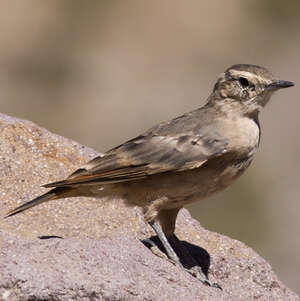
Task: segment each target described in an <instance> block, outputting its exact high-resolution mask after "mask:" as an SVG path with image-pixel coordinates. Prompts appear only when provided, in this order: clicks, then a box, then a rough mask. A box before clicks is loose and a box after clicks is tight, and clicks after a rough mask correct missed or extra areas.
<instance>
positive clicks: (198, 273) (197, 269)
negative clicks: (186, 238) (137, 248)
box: [148, 221, 221, 289]
mask: <svg viewBox="0 0 300 301" xmlns="http://www.w3.org/2000/svg"><path fill="white" fill-rule="evenodd" d="M150 225H151V227H152V228H153V230H154V231H155V233H156V234H157V236H158V238H159V240H160V241H161V243H162V245H163V247H164V248H165V250H166V252H167V254H168V257H169V259H170V260H171V261H172V262H173V263H174V264H175V265H177V266H179V267H180V268H182V269H184V270H185V271H186V272H188V273H189V274H191V275H192V276H194V277H195V278H197V279H198V280H200V281H201V282H202V283H203V284H206V285H208V286H213V287H217V288H220V289H221V287H220V286H219V285H218V284H217V283H211V282H210V281H209V280H208V278H207V276H206V274H205V273H204V272H203V271H202V268H201V266H199V264H198V262H197V261H196V260H195V259H194V258H193V256H192V255H191V254H190V252H189V251H188V249H187V248H186V247H185V245H183V244H181V242H180V241H179V239H178V238H177V237H176V236H175V235H172V236H171V237H170V238H169V239H171V240H172V241H173V242H174V243H176V244H177V246H178V248H180V252H181V253H182V255H183V257H184V259H185V261H187V262H188V263H189V265H190V266H191V268H186V267H184V266H183V265H182V263H181V261H180V259H179V257H178V255H177V254H176V252H175V251H174V249H173V248H172V246H171V244H170V242H169V241H168V239H167V237H166V235H165V233H164V232H163V230H162V228H161V226H160V224H159V223H158V222H156V221H154V222H151V223H150ZM148 242H149V241H148ZM150 244H151V247H154V248H155V249H157V246H156V245H155V243H154V242H151V243H150ZM154 253H155V254H156V252H154ZM156 255H157V254H156ZM158 256H159V257H161V256H160V255H158Z"/></svg>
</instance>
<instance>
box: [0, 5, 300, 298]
mask: <svg viewBox="0 0 300 301" xmlns="http://www.w3.org/2000/svg"><path fill="white" fill-rule="evenodd" d="M286 3H287V4H285V3H284V2H283V1H279V0H265V1H258V0H256V1H255V0H252V1H250V0H249V1H238V0H229V1H222V2H221V1H217V0H211V1H205V2H204V1H196V0H188V1H179V0H159V1H158V0H157V1H156V0H154V1H139V0H127V1H122V0H119V1H118V0H115V1H108V0H107V1H104V0H103V1H92V0H91V1H73V0H69V1H68V0H67V1H65V0H57V1H56V0H52V1H37V0H36V1H34V0H27V1H14V0H12V1H8V0H7V1H1V4H0V7H1V9H0V28H1V29H0V108H1V109H0V111H1V112H2V113H6V114H9V115H12V116H16V117H21V118H24V119H29V120H31V121H34V122H35V123H37V124H39V125H40V126H42V127H45V128H47V129H48V130H50V131H52V132H55V133H58V134H60V135H63V136H66V137H69V138H72V139H74V140H76V141H79V142H80V143H82V144H84V145H87V146H90V147H92V148H95V149H97V150H98V151H100V152H104V151H105V150H107V149H109V148H111V147H113V146H116V145H118V144H120V143H122V142H124V141H125V140H127V139H130V138H133V137H134V136H135V135H137V134H140V133H141V132H143V131H144V130H147V129H148V128H149V127H151V126H152V125H154V124H155V123H157V122H159V121H163V120H167V119H169V118H172V117H175V116H176V115H179V114H182V113H184V112H187V111H190V110H193V109H195V108H197V107H199V106H201V105H202V104H203V103H204V101H205V99H206V98H207V96H208V95H209V93H210V92H211V90H212V88H213V85H214V83H215V81H216V78H217V76H218V75H219V74H220V73H221V72H222V71H224V70H225V68H227V67H229V66H230V65H232V64H236V63H251V64H258V65H262V66H265V67H267V68H268V69H270V70H271V71H272V72H273V73H274V74H275V75H276V76H278V77H279V78H280V79H285V80H291V81H294V82H295V83H296V87H295V88H292V89H288V90H284V91H280V92H278V93H277V94H276V96H275V97H273V99H272V101H271V103H270V104H269V105H268V106H267V108H266V110H265V111H264V112H263V114H262V116H261V125H262V130H263V137H262V143H261V148H260V151H259V153H258V154H257V156H256V160H254V163H253V164H252V166H251V167H250V169H249V170H248V172H246V174H245V175H244V176H243V177H242V178H241V179H240V180H239V181H238V182H237V183H236V184H235V185H233V186H232V187H230V188H229V189H227V190H226V191H225V192H224V193H222V194H220V195H217V196H216V197H214V198H210V199H208V200H205V201H202V202H199V203H196V204H194V205H192V206H190V207H189V210H190V212H191V213H192V215H193V216H194V217H195V218H197V219H199V220H200V222H201V224H202V225H203V226H204V227H205V228H207V229H210V230H213V231H217V232H219V233H222V234H225V235H228V236H230V237H232V238H235V239H238V240H241V241H243V242H244V243H246V244H247V245H249V246H251V247H252V248H253V249H255V250H256V251H257V252H258V253H259V254H260V255H262V256H263V257H264V258H265V259H266V260H268V261H269V262H270V263H271V265H272V267H273V268H274V270H275V272H276V273H277V274H278V275H279V277H280V279H281V280H282V281H283V282H284V283H285V284H287V285H288V286H289V287H291V288H292V289H293V290H294V291H296V292H297V293H300V275H299V271H300V256H299V251H300V238H299V228H300V218H299V212H300V202H299V194H300V173H299V167H300V159H299V153H300V141H299V129H300V118H299V110H300V100H299V99H298V97H297V95H298V93H299V92H298V87H299V85H300V71H299V70H300V55H299V53H300V35H299V26H300V2H299V1H288V2H286Z"/></svg>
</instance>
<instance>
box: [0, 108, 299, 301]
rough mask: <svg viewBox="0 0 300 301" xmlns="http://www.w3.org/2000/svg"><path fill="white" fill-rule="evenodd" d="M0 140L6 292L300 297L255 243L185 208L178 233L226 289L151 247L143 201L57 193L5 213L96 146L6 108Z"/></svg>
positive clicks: (1, 271)
mask: <svg viewBox="0 0 300 301" xmlns="http://www.w3.org/2000/svg"><path fill="white" fill-rule="evenodd" d="M0 141H1V144H0V166H1V168H0V182H1V189H0V202H1V206H0V216H1V220H0V247H1V249H0V300H299V297H298V296H297V295H295V294H294V293H293V292H292V291H291V290H289V289H288V288H287V287H286V286H285V285H284V284H283V283H282V282H280V281H279V280H278V278H277V277H276V275H275V274H274V272H273V271H272V268H271V267H270V265H269V264H268V263H267V262H266V261H265V260H264V259H262V258H261V257H260V256H259V255H258V254H257V253H255V252H254V251H253V250H252V249H250V248H249V247H247V246H245V245H244V244H243V243H241V242H239V241H236V240H233V239H230V238H228V237H225V236H222V235H220V234H217V233H213V232H209V231H207V230H205V229H203V228H202V227H201V226H200V224H199V223H198V222H197V221H195V220H194V219H192V218H191V216H190V215H189V213H188V212H187V211H186V210H182V211H181V212H180V214H179V218H178V220H177V226H176V234H177V235H178V237H179V238H180V239H181V240H183V241H185V243H186V245H187V247H188V248H189V249H190V251H191V252H193V254H194V256H196V257H197V259H198V260H199V261H200V262H201V263H202V265H203V266H204V267H207V268H208V266H209V278H210V280H211V281H212V282H217V283H218V284H219V285H220V286H221V287H222V288H223V290H220V289H217V288H212V287H208V286H205V285H203V284H201V283H200V282H199V281H198V280H197V279H195V278H193V277H192V276H190V275H189V274H187V273H185V272H183V271H182V270H181V269H179V268H177V267H176V266H174V265H173V264H172V263H170V262H169V261H167V260H165V259H162V258H159V257H157V256H155V255H153V254H152V252H151V251H149V250H148V248H146V247H145V246H144V244H143V243H141V241H140V240H141V239H144V238H146V237H150V236H152V235H153V234H154V233H153V232H152V230H151V229H150V227H149V226H147V225H146V224H145V223H144V221H143V217H142V215H141V213H140V210H139V209H138V208H127V207H126V206H125V205H124V204H123V203H122V202H121V201H120V200H117V199H114V200H106V199H105V200H99V199H91V198H83V197H82V198H72V199H63V200H57V201H52V202H49V203H45V204H42V205H40V206H37V207H35V208H33V209H31V210H29V211H26V212H25V213H21V214H18V215H16V216H13V217H10V218H8V219H2V217H3V216H5V214H6V213H7V211H9V210H10V209H12V208H14V207H16V206H17V205H20V203H21V202H25V201H28V200H29V199H31V198H33V197H35V196H37V195H38V194H41V193H43V192H44V191H46V190H45V189H44V188H41V187H40V186H41V185H42V184H45V183H48V182H51V181H55V180H59V179H63V178H64V177H66V176H67V175H68V174H70V173H71V172H72V171H74V170H75V169H76V168H78V167H79V166H80V165H81V164H83V163H85V162H87V161H88V160H90V159H92V158H93V157H95V156H96V155H97V153H96V152H95V151H93V150H91V149H89V148H86V147H84V146H81V145H80V144H78V143H76V142H74V141H71V140H69V139H66V138H63V137H60V136H57V135H55V134H52V133H50V132H48V131H47V130H45V129H42V128H40V127H38V126H37V125H35V124H33V123H31V122H29V121H24V120H20V119H16V118H12V117H8V116H5V115H1V114H0ZM56 236H58V237H62V238H63V239H61V238H57V237H56ZM39 237H44V238H45V237H46V238H47V237H48V239H40V238H39Z"/></svg>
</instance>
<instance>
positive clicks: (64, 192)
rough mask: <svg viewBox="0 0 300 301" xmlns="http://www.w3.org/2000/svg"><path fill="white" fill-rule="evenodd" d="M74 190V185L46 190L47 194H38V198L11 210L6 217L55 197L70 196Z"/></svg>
mask: <svg viewBox="0 0 300 301" xmlns="http://www.w3.org/2000/svg"><path fill="white" fill-rule="evenodd" d="M72 190H73V188H72V187H56V188H53V189H51V190H50V191H48V192H46V193H45V194H42V195H40V196H38V197H37V198H35V199H33V200H31V201H29V202H27V203H25V204H23V205H21V206H19V207H17V208H15V209H13V210H11V211H9V212H8V213H7V215H6V216H5V217H4V218H7V217H10V216H13V215H15V214H18V213H20V212H22V211H25V210H27V209H29V208H31V207H34V206H37V205H39V204H41V203H44V202H47V201H51V200H55V199H58V198H63V197H68V196H70V193H69V192H70V191H72Z"/></svg>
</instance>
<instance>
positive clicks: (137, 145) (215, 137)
mask: <svg viewBox="0 0 300 301" xmlns="http://www.w3.org/2000/svg"><path fill="white" fill-rule="evenodd" d="M292 86H294V83H293V82H290V81H285V80H278V79H276V78H275V77H274V76H273V75H272V73H270V72H269V71H268V70H267V69H266V68H264V67H260V66H257V65H250V64H236V65H233V66H231V67H229V68H228V69H226V70H225V72H223V73H221V74H220V75H219V77H218V79H217V82H216V83H215V85H214V87H213V91H212V93H211V94H210V96H209V97H208V98H207V100H206V102H205V104H204V105H203V106H202V107H200V108H198V109H195V110H193V111H191V112H188V113H185V114H183V115H181V116H179V117H176V118H174V119H172V120H169V121H166V122H161V123H159V124H157V125H155V126H153V127H152V128H150V129H149V130H148V131H146V132H144V133H143V134H141V135H139V136H137V137H135V138H133V139H131V140H129V141H127V142H125V143H123V144H121V145H119V146H117V147H114V148H112V149H110V150H108V151H107V152H105V153H104V154H103V155H101V156H98V157H96V158H94V159H92V160H91V161H89V162H88V163H87V164H85V165H84V166H82V167H81V168H79V169H78V170H76V171H75V172H73V173H72V174H71V175H70V176H69V177H68V178H66V179H64V180H61V181H57V182H53V183H49V184H46V185H44V187H46V188H51V189H50V190H49V191H48V192H46V193H45V194H43V195H41V196H38V197H37V198H35V199H33V200H31V201H29V202H26V203H24V204H23V205H20V206H19V207H17V208H15V209H13V210H11V211H9V212H8V214H7V215H6V217H10V216H13V215H15V214H18V213H20V212H23V211H25V210H27V209H29V208H31V207H34V206H36V205H39V204H41V203H44V202H47V201H50V200H57V199H61V198H67V197H76V196H86V197H96V198H101V197H115V196H117V197H119V198H120V199H122V200H123V201H124V202H125V203H126V204H128V205H130V206H139V207H141V208H142V212H143V214H144V218H145V221H146V222H147V223H149V225H150V226H151V227H152V228H153V230H154V231H155V233H156V235H157V237H158V238H159V241H160V242H161V244H162V245H163V247H164V249H165V252H166V254H167V257H168V258H169V260H170V261H172V262H173V263H174V264H175V265H177V266H179V267H181V268H183V269H185V270H187V271H188V272H189V273H190V274H192V275H193V276H195V277H196V278H198V279H199V280H200V281H201V282H203V283H205V284H207V285H214V284H212V283H211V282H210V281H209V280H208V276H207V274H206V273H204V272H203V271H202V268H201V267H198V266H196V268H195V266H193V268H190V269H188V268H186V267H184V266H183V265H182V263H181V261H180V259H179V256H178V254H177V253H176V252H175V250H174V248H173V247H172V245H171V243H170V242H171V241H172V240H174V237H176V236H175V233H174V232H175V222H176V218H177V215H178V212H179V210H180V209H181V208H182V207H183V206H185V205H187V204H190V203H192V202H195V201H199V200H202V199H205V198H207V197H209V196H211V195H212V194H214V193H216V192H219V191H221V190H223V189H225V188H226V187H228V186H229V185H230V184H232V183H233V182H234V181H235V180H236V179H237V178H238V177H239V176H241V174H243V172H244V171H245V170H246V169H247V168H248V166H249V165H250V163H251V162H252V160H253V157H254V154H255V153H256V151H257V149H258V147H259V144H260V140H261V128H260V123H259V114H260V112H261V111H262V109H263V108H264V107H265V106H266V104H267V103H268V102H269V100H270V97H271V96H272V94H273V93H274V92H276V91H277V90H279V89H282V88H288V87H292ZM151 244H152V246H155V244H154V243H153V242H152V243H151ZM180 248H181V249H183V254H187V253H188V252H187V250H185V249H184V248H183V246H180ZM188 257H189V258H191V256H190V255H189V254H188ZM191 260H193V258H192V259H191Z"/></svg>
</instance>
